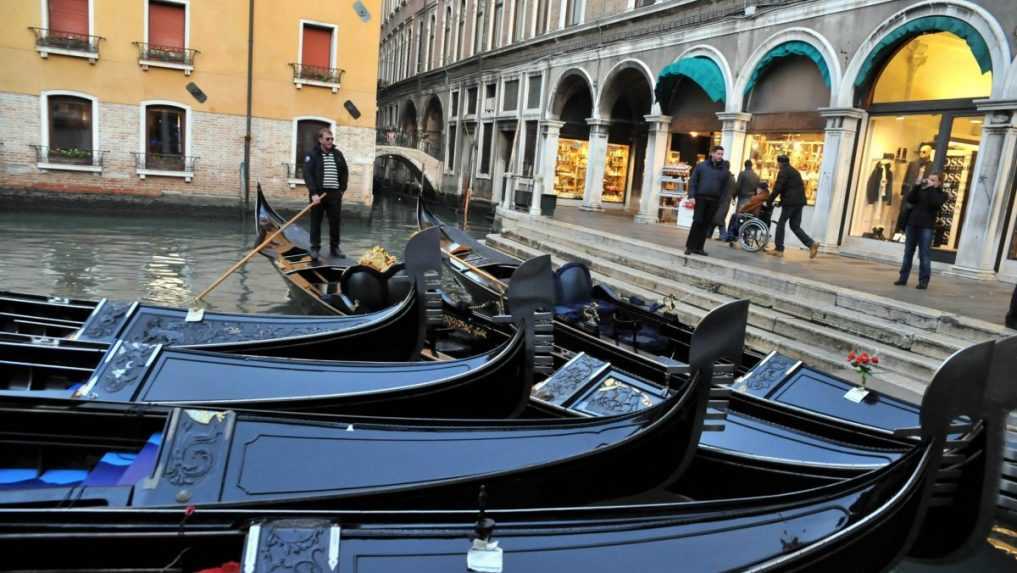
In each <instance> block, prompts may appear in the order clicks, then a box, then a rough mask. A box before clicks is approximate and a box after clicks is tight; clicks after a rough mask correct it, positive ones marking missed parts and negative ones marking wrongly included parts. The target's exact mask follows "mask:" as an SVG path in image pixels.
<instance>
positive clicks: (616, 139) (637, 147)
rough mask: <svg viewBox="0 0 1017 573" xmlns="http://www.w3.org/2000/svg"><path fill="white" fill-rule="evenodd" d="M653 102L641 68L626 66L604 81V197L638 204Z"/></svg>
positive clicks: (624, 202)
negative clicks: (605, 153)
mask: <svg viewBox="0 0 1017 573" xmlns="http://www.w3.org/2000/svg"><path fill="white" fill-rule="evenodd" d="M652 106H653V86H652V85H651V83H650V80H649V78H647V76H646V73H644V72H643V70H642V69H640V68H637V67H635V64H634V65H632V66H627V67H623V68H621V69H619V70H618V71H616V72H615V73H614V74H612V75H611V76H610V77H609V78H608V80H607V82H606V83H605V85H604V92H603V95H602V96H601V101H600V115H601V117H602V118H604V119H608V120H609V121H610V125H609V127H608V130H607V158H606V160H605V163H604V188H603V194H602V195H601V201H603V202H604V203H623V204H626V205H633V204H635V205H638V200H639V197H640V196H641V188H640V183H641V182H642V180H643V158H644V155H645V152H646V134H647V124H646V119H645V116H646V115H648V114H649V113H650V110H651V108H652Z"/></svg>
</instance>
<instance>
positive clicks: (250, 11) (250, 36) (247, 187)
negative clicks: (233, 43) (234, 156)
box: [244, 0, 254, 213]
mask: <svg viewBox="0 0 1017 573" xmlns="http://www.w3.org/2000/svg"><path fill="white" fill-rule="evenodd" d="M253 84H254V0H249V3H248V8H247V118H246V119H247V129H246V131H245V132H244V213H246V212H247V211H249V210H250V207H251V99H252V97H253V91H254V90H253Z"/></svg>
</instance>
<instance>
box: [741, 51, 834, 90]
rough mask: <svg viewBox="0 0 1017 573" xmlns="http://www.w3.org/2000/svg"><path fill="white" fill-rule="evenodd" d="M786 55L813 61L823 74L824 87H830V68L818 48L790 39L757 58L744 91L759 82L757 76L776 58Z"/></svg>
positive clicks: (760, 75)
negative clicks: (757, 60) (761, 57)
mask: <svg viewBox="0 0 1017 573" xmlns="http://www.w3.org/2000/svg"><path fill="white" fill-rule="evenodd" d="M788 56H805V57H806V58H808V59H810V60H812V61H813V62H815V64H816V67H818V68H819V73H820V75H822V76H823V83H825V84H826V87H831V86H830V68H829V66H827V65H826V59H825V58H824V57H823V54H820V53H819V50H817V49H816V48H815V46H813V45H812V44H810V43H808V42H802V41H800V40H792V41H790V42H784V43H783V44H780V45H779V46H776V47H774V48H773V49H771V50H770V51H769V52H767V53H766V55H765V56H763V59H761V60H759V63H758V64H756V67H755V69H754V70H752V75H751V76H749V83H747V84H745V93H746V94H748V93H749V92H751V91H752V89H753V88H755V87H756V83H758V82H759V78H760V77H762V75H763V72H765V71H766V69H767V68H768V67H770V66H771V65H772V64H773V63H774V62H776V61H777V60H779V59H781V58H786V57H788Z"/></svg>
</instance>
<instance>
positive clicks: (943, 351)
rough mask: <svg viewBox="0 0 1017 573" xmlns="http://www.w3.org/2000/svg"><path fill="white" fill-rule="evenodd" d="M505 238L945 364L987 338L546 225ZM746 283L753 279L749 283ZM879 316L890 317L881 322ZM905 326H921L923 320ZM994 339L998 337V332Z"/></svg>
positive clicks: (776, 279) (849, 299) (780, 280)
mask: <svg viewBox="0 0 1017 573" xmlns="http://www.w3.org/2000/svg"><path fill="white" fill-rule="evenodd" d="M505 235H506V236H507V237H510V238H516V239H519V240H521V241H523V242H526V243H527V244H530V245H531V246H535V247H538V248H539V247H542V246H547V247H553V246H558V247H559V248H561V249H564V250H565V251H567V252H568V253H569V254H570V255H571V256H574V257H575V256H579V257H582V256H592V257H597V258H602V259H605V260H609V261H612V262H615V263H620V264H624V265H625V266H626V267H628V268H632V269H639V270H643V271H646V272H648V273H650V274H652V275H655V276H662V277H666V278H670V279H672V280H674V281H676V282H680V283H684V284H690V285H694V286H696V287H698V288H700V289H702V290H704V291H709V292H715V293H718V294H723V295H728V296H732V297H735V298H748V299H750V300H752V302H753V303H754V304H756V305H758V306H763V307H766V308H772V309H774V310H776V311H779V312H781V313H784V314H788V315H791V316H795V317H798V318H801V319H803V320H807V321H809V322H815V323H817V324H825V325H827V326H832V327H834V328H836V329H838V330H840V331H843V332H846V333H850V334H854V335H857V336H861V337H863V338H870V339H872V340H874V341H876V342H880V343H885V344H888V345H890V346H894V347H896V348H900V349H902V350H908V351H910V352H913V353H916V354H919V355H922V356H928V357H930V358H935V359H938V360H943V359H945V358H946V357H948V356H949V355H950V354H953V353H954V352H955V351H957V350H959V349H960V348H963V347H964V346H965V345H967V344H969V343H971V342H976V341H980V340H985V339H987V338H989V337H990V336H987V335H976V336H968V337H963V336H959V333H958V332H956V331H955V329H954V330H950V331H949V332H939V331H935V330H930V329H928V328H922V327H920V326H915V325H914V324H908V322H909V321H908V320H906V319H902V317H901V316H900V314H901V313H903V312H906V310H907V309H889V312H887V311H886V310H883V311H881V312H879V313H878V314H872V313H870V312H865V311H863V310H859V309H860V308H861V309H867V308H870V307H871V306H872V305H871V304H867V303H870V302H871V301H870V300H868V299H870V298H871V297H868V295H864V293H858V294H860V295H861V298H862V299H866V302H862V301H861V300H857V297H855V296H854V295H840V296H838V297H837V298H832V297H823V296H808V294H807V293H801V292H797V289H795V288H794V286H795V285H794V283H797V282H798V281H797V280H795V279H792V280H788V279H785V278H782V277H773V276H770V275H760V274H759V273H756V274H754V275H753V274H746V273H739V274H741V275H742V276H739V277H738V278H734V279H732V278H728V277H725V276H718V275H716V274H714V273H713V272H711V271H710V270H709V269H708V268H703V267H702V265H701V264H699V262H700V261H701V259H700V258H699V257H685V256H684V255H677V258H678V259H680V260H675V257H676V255H674V254H673V253H666V255H667V258H665V257H662V256H661V253H660V252H659V251H658V252H653V251H644V252H640V253H631V252H619V249H615V248H614V247H615V246H616V245H615V244H613V243H612V244H610V247H611V248H605V246H604V241H603V240H600V241H594V242H587V241H583V240H582V239H578V238H576V237H575V236H574V235H573V234H571V233H569V234H564V233H562V232H561V231H560V230H558V229H556V228H553V227H547V226H545V227H541V228H538V229H533V228H529V227H527V228H525V230H518V231H517V230H508V231H507V232H506V233H505ZM683 263H686V264H683ZM691 263H696V264H691ZM751 279H757V280H755V281H754V282H750V280H751ZM820 284H821V283H820ZM809 288H811V287H809ZM833 288H835V287H833ZM803 294H804V296H803ZM885 300H886V299H883V300H882V301H878V305H877V306H882V307H886V306H887V305H886V303H885ZM893 302H896V301H893ZM845 303H846V304H845ZM907 306H912V305H907ZM934 312H935V311H934ZM880 314H885V315H887V316H890V317H892V318H885V317H884V316H880ZM910 322H912V323H914V322H919V323H921V322H922V321H910ZM975 322H977V321H975ZM990 326H992V325H990ZM996 334H997V335H998V330H997V332H996Z"/></svg>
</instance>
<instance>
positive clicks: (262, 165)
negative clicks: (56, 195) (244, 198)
mask: <svg viewBox="0 0 1017 573" xmlns="http://www.w3.org/2000/svg"><path fill="white" fill-rule="evenodd" d="M40 121H41V117H40V104H39V97H38V96H31V95H22V94H11V93H0V143H2V144H3V145H2V147H0V188H3V189H25V190H38V191H52V192H73V193H100V194H109V195H134V196H141V197H161V196H165V195H177V196H188V195H190V196H195V197H196V198H200V197H209V198H216V199H228V198H232V197H236V198H239V197H241V192H242V191H241V186H240V164H241V162H242V161H243V155H244V143H243V142H244V118H243V117H242V116H235V115H225V114H216V113H205V112H192V114H191V122H192V127H191V138H192V141H191V148H190V154H191V155H194V156H197V157H198V160H197V163H196V165H195V169H194V178H193V179H192V180H191V181H190V182H186V181H185V180H184V179H182V178H177V177H161V176H151V175H149V176H146V178H145V179H141V178H140V177H139V176H138V174H137V172H136V170H135V166H134V156H133V155H132V153H133V152H137V151H139V137H140V127H139V124H140V121H141V119H140V111H139V107H138V106H133V105H123V104H112V103H102V102H100V104H99V122H98V129H99V149H100V150H103V151H108V152H109V153H107V154H106V155H105V158H104V161H103V170H102V173H101V174H98V173H82V172H74V171H58V170H50V171H43V170H40V169H38V168H37V167H36V156H35V151H34V150H33V149H32V148H31V147H29V146H30V145H39V144H40V143H41V132H40ZM251 131H252V140H251V182H252V187H253V185H254V183H256V182H260V183H261V185H262V188H263V189H264V191H265V192H266V194H268V195H270V196H273V197H277V198H283V197H290V198H300V197H303V196H304V195H305V193H306V190H305V189H304V188H303V187H302V186H298V187H297V188H295V189H290V187H289V184H288V183H287V177H286V168H285V167H284V166H283V164H284V163H292V162H293V160H294V158H293V150H292V145H293V143H292V138H293V123H292V122H291V121H284V120H270V119H261V118H254V120H253V121H252V124H251ZM335 135H336V139H337V143H338V145H339V148H340V149H341V150H342V151H343V153H344V154H345V156H346V160H347V162H348V163H349V166H350V184H349V189H348V192H347V194H346V197H345V201H346V202H353V203H361V204H366V205H369V204H370V203H371V199H372V190H371V181H372V171H371V166H372V164H373V161H374V141H375V139H374V130H372V129H368V128H359V127H342V126H340V127H338V128H337V133H336V134H335ZM252 191H253V189H252Z"/></svg>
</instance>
